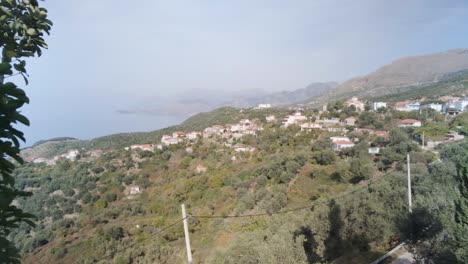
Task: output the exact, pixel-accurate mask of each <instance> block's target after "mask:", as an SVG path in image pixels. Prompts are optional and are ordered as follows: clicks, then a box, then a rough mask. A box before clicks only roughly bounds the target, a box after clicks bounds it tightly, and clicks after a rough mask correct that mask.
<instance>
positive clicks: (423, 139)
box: [422, 131, 425, 148]
mask: <svg viewBox="0 0 468 264" xmlns="http://www.w3.org/2000/svg"><path fill="white" fill-rule="evenodd" d="M424 132H425V131H423V135H422V147H423V148H424Z"/></svg>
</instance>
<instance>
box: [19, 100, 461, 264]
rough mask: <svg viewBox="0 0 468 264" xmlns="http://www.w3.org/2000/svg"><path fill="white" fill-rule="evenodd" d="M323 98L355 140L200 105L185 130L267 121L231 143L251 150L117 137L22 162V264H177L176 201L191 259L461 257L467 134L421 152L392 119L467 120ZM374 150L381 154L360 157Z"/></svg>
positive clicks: (180, 258) (203, 141)
mask: <svg viewBox="0 0 468 264" xmlns="http://www.w3.org/2000/svg"><path fill="white" fill-rule="evenodd" d="M329 109H330V111H329V112H328V113H323V117H327V118H332V117H338V118H343V117H345V116H355V117H356V118H357V127H356V129H352V128H351V127H350V128H349V132H348V133H347V136H349V137H350V138H351V139H353V141H355V142H359V143H357V144H356V145H355V146H354V147H353V148H349V149H343V150H341V151H337V150H334V149H333V148H332V143H331V142H330V141H329V138H330V137H331V136H339V135H340V133H334V132H328V131H322V130H312V131H310V132H306V131H300V128H299V127H298V126H296V125H292V126H289V127H287V128H283V127H280V125H281V124H280V123H266V122H264V121H263V120H264V118H265V116H266V115H268V114H271V112H269V111H277V112H276V115H277V116H280V115H281V114H283V113H287V110H274V109H272V110H268V111H242V112H240V111H239V110H235V109H229V108H228V109H221V110H219V111H218V112H215V113H211V114H209V113H207V114H200V115H198V116H196V117H194V118H193V119H190V120H188V121H186V122H185V123H184V124H185V127H186V128H190V129H200V128H202V126H203V127H204V126H206V125H207V124H215V123H224V122H233V121H235V120H236V119H238V118H242V117H247V116H248V117H249V118H251V119H253V120H255V122H257V123H260V124H262V125H263V126H264V130H263V131H261V133H260V134H259V135H258V136H256V137H255V136H244V137H242V138H241V139H237V140H236V141H235V142H233V144H242V145H248V146H252V147H254V148H255V151H252V152H250V151H248V152H237V151H234V150H233V149H232V148H231V147H230V146H229V145H226V143H227V142H226V140H225V139H223V138H218V137H210V138H199V139H198V140H197V141H195V142H194V143H184V144H178V145H171V146H169V147H165V148H163V149H162V150H159V149H157V150H156V151H155V152H154V153H153V152H149V151H140V150H136V151H135V150H133V151H131V150H128V151H127V150H124V149H121V148H120V149H114V150H113V151H109V152H106V153H105V154H104V155H103V156H101V157H99V158H93V157H90V156H86V155H83V156H82V157H81V159H79V160H77V161H69V160H61V161H60V162H59V163H58V164H57V165H55V166H46V165H44V164H26V165H24V166H21V167H20V168H18V169H17V170H16V171H15V177H16V179H17V181H16V185H17V187H18V188H20V189H24V190H27V191H32V192H33V196H32V197H30V198H25V199H22V200H19V201H18V203H19V205H20V206H21V207H22V208H24V209H25V210H26V211H28V212H32V213H34V214H35V215H36V216H37V217H38V226H37V227H35V228H31V227H29V226H26V225H24V226H22V227H21V230H20V231H18V232H15V233H14V234H12V236H11V238H12V239H13V241H14V242H15V243H16V244H17V245H18V247H19V248H20V249H21V251H22V254H23V255H24V262H25V263H38V261H41V262H42V263H95V262H100V263H185V258H186V256H185V253H184V252H185V251H184V250H185V249H184V247H185V243H184V241H183V236H184V235H183V228H182V223H181V212H180V205H181V204H182V203H185V204H186V206H187V210H188V213H189V215H190V218H189V227H190V232H191V238H192V249H193V254H194V258H195V262H196V263H369V262H371V261H373V260H375V259H377V258H378V257H380V256H381V255H382V254H384V253H385V252H386V251H387V250H389V249H391V248H392V247H393V246H395V245H396V244H397V243H399V242H402V241H408V243H409V244H410V245H412V246H413V247H414V248H413V250H412V251H413V252H414V253H415V254H417V255H416V256H417V257H418V258H421V259H426V258H430V259H432V260H435V261H436V263H464V262H466V260H467V259H468V258H467V257H468V256H467V255H466V252H465V250H464V249H465V248H466V236H467V232H466V230H467V221H466V218H467V217H466V215H467V212H468V211H467V209H466V208H467V205H466V201H467V200H466V198H467V197H466V195H467V193H468V192H467V186H466V181H467V179H466V170H467V166H468V145H467V143H466V142H463V143H458V144H452V145H441V147H440V148H439V149H437V150H435V151H433V150H425V149H422V148H420V146H419V145H418V143H417V142H416V141H415V139H416V137H415V135H417V134H419V133H420V131H421V130H418V129H413V128H395V122H397V121H398V120H399V119H402V118H410V117H411V118H416V119H419V120H424V122H425V124H424V126H423V128H421V129H426V128H428V129H430V127H431V126H432V127H434V126H441V127H444V126H445V127H449V126H450V125H454V126H457V125H459V124H461V123H459V122H463V121H462V120H463V119H460V120H459V121H456V122H457V123H454V122H455V121H453V122H452V123H453V124H452V123H450V124H449V123H444V121H443V120H442V121H434V120H436V118H435V117H434V116H428V117H426V116H425V115H419V114H418V113H417V112H414V113H399V112H386V113H376V112H369V111H364V112H362V113H358V112H356V111H355V109H353V108H347V107H343V105H342V103H340V102H336V103H335V104H331V105H330V106H329ZM310 114H317V112H316V111H311V112H310ZM427 118H429V119H427ZM198 122H203V123H198ZM184 124H182V125H181V126H180V127H178V128H181V127H184ZM359 128H362V129H381V130H388V131H389V135H388V137H380V136H377V135H374V134H369V133H362V132H359V131H358V129H359ZM363 131H364V130H363ZM441 131H442V132H440V133H442V134H443V133H445V132H444V131H443V130H441ZM460 131H463V129H461V130H460ZM113 137H114V139H116V138H115V136H113ZM123 140H125V139H122V144H123ZM109 142H111V141H109ZM369 147H379V148H380V149H381V151H380V154H379V155H372V154H369V153H368V149H369ZM407 154H409V155H410V157H411V171H412V177H413V195H414V196H413V197H414V200H413V213H408V205H407V197H406V194H407V189H406V188H407V185H406V184H407V179H406V174H407V166H406V155H407ZM200 165H202V166H203V167H204V168H205V169H204V170H199V167H200ZM136 187H137V188H138V191H135V190H136V189H135V188H136Z"/></svg>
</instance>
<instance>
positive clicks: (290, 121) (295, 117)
mask: <svg viewBox="0 0 468 264" xmlns="http://www.w3.org/2000/svg"><path fill="white" fill-rule="evenodd" d="M306 120H307V117H305V116H303V115H302V113H301V112H296V113H294V114H292V115H288V116H286V118H285V119H284V121H283V125H284V127H288V126H290V125H294V124H298V123H301V122H304V121H306Z"/></svg>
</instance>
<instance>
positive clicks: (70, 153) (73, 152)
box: [62, 149, 80, 160]
mask: <svg viewBox="0 0 468 264" xmlns="http://www.w3.org/2000/svg"><path fill="white" fill-rule="evenodd" d="M79 154H80V152H78V150H76V149H70V150H69V151H67V153H65V154H63V155H62V157H63V158H66V159H69V160H75V159H76V157H78V155H79Z"/></svg>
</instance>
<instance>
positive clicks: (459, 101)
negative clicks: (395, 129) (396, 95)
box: [394, 96, 468, 116]
mask: <svg viewBox="0 0 468 264" xmlns="http://www.w3.org/2000/svg"><path fill="white" fill-rule="evenodd" d="M439 101H441V102H444V103H427V104H425V103H424V101H421V102H420V101H402V102H397V103H395V106H394V109H395V110H398V111H405V112H410V111H420V110H426V109H433V110H435V111H436V112H439V113H443V114H447V115H452V116H453V115H458V114H459V113H461V112H467V111H468V97H465V98H460V97H452V96H443V97H440V98H439Z"/></svg>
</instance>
